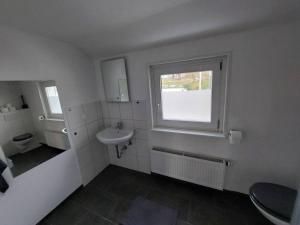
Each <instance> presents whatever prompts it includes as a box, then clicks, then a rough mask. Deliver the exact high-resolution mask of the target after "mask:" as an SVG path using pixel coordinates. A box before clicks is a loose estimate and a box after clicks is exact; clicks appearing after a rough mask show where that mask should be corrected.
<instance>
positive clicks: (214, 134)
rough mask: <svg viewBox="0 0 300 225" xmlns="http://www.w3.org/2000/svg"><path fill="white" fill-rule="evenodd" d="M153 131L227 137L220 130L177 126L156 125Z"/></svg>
mask: <svg viewBox="0 0 300 225" xmlns="http://www.w3.org/2000/svg"><path fill="white" fill-rule="evenodd" d="M152 131H155V132H166V133H176V134H190V135H198V136H207V137H219V138H225V137H226V135H225V134H224V133H220V132H210V131H196V130H181V129H175V128H163V127H154V128H152Z"/></svg>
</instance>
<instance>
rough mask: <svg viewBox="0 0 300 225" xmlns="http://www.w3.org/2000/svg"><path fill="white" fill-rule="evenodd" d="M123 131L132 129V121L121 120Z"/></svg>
mask: <svg viewBox="0 0 300 225" xmlns="http://www.w3.org/2000/svg"><path fill="white" fill-rule="evenodd" d="M121 122H122V124H123V128H124V129H133V120H122V121H121Z"/></svg>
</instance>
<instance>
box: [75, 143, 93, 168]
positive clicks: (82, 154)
mask: <svg viewBox="0 0 300 225" xmlns="http://www.w3.org/2000/svg"><path fill="white" fill-rule="evenodd" d="M76 154H77V157H78V161H79V164H80V165H81V166H82V167H85V166H87V165H88V164H90V163H91V161H92V154H91V147H90V145H88V144H87V145H84V146H82V147H81V148H77V149H76Z"/></svg>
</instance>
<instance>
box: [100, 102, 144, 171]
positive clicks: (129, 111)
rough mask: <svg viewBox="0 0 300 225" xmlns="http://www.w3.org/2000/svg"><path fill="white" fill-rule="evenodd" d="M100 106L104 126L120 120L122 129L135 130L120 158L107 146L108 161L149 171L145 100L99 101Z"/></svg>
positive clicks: (112, 124)
mask: <svg viewBox="0 0 300 225" xmlns="http://www.w3.org/2000/svg"><path fill="white" fill-rule="evenodd" d="M101 106H102V112H103V118H104V120H103V122H104V126H105V127H110V126H116V124H117V122H119V121H122V123H123V127H124V129H134V130H135V135H134V138H133V140H132V145H131V146H128V149H127V150H126V151H125V152H124V153H123V155H122V157H121V158H120V159H118V158H117V156H116V150H115V147H114V146H109V147H108V152H109V159H110V163H111V164H115V165H118V166H123V167H126V168H129V169H133V170H138V171H141V172H145V173H150V166H149V165H150V163H149V147H148V123H147V110H146V101H145V100H134V101H132V102H130V103H107V102H101Z"/></svg>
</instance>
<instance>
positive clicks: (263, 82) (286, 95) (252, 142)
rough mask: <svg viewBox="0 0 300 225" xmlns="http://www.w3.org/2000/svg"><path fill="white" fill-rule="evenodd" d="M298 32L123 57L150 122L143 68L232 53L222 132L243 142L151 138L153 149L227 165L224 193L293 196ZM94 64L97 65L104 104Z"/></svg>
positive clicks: (288, 27)
mask: <svg viewBox="0 0 300 225" xmlns="http://www.w3.org/2000/svg"><path fill="white" fill-rule="evenodd" d="M299 27H300V22H294V23H289V24H283V25H278V26H273V27H267V28H261V29H256V30H252V31H247V32H241V33H233V34H227V35H222V36H216V37H210V38H205V39H199V40H195V41H190V42H184V43H179V44H174V45H169V46H164V47H159V48H153V49H148V50H144V51H138V52H129V53H125V54H123V55H121V56H126V59H127V63H128V74H129V88H130V94H131V99H146V102H147V109H148V115H149V117H148V118H149V119H150V107H149V88H148V81H147V75H148V68H147V64H149V63H154V62H161V61H170V60H178V59H189V58H193V57H198V56H206V55H210V54H215V53H222V52H227V51H230V52H232V63H231V65H230V66H231V71H232V72H231V73H230V79H229V85H230V88H229V92H228V100H229V110H228V120H227V124H228V127H229V128H233V129H240V130H242V131H244V132H245V137H244V139H243V141H242V142H241V143H240V144H237V145H229V144H228V140H227V139H224V138H215V137H204V136H193V135H184V134H170V133H161V132H150V141H149V145H150V147H151V146H161V147H167V148H173V149H180V150H184V151H188V152H194V153H201V154H207V155H211V156H218V157H224V158H227V159H230V160H232V162H233V164H232V166H231V167H229V168H228V171H227V174H226V178H225V189H229V190H234V191H239V192H244V193H247V192H248V188H249V186H250V185H251V184H253V183H254V182H258V181H268V182H275V183H280V184H283V185H287V186H290V187H294V188H295V187H296V186H297V181H296V179H295V177H296V175H297V173H298V171H299V169H300V168H299V163H298V162H299V157H300V152H299V151H298V149H299V146H300V139H299V135H300V133H299V126H300V120H299V114H300V104H298V102H299V99H300V89H299V85H300V76H299V71H300V64H299V59H300V45H299V40H300V30H299ZM109 57H115V56H109ZM99 61H100V59H95V62H94V63H95V66H96V71H97V73H98V83H99V87H100V89H99V90H100V91H99V94H100V97H101V99H104V96H105V95H104V93H103V89H102V88H101V87H102V86H103V84H102V82H101V73H100V70H99V68H98V67H99ZM148 150H149V149H148ZM148 160H149V159H148Z"/></svg>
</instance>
